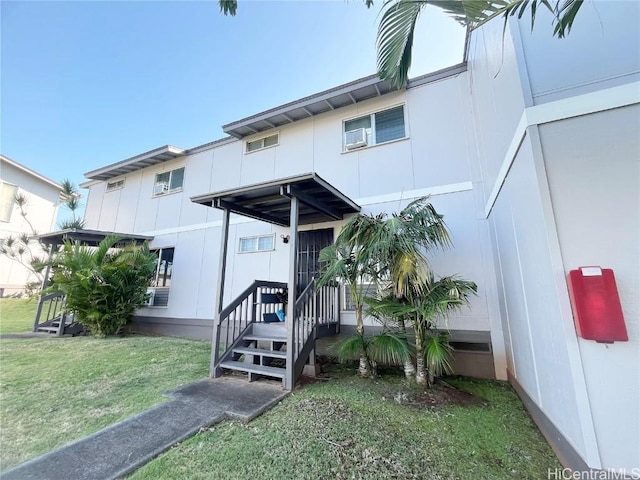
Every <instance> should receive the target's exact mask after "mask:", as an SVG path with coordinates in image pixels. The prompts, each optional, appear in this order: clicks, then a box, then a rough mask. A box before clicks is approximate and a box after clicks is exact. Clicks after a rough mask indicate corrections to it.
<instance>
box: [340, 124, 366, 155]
mask: <svg viewBox="0 0 640 480" xmlns="http://www.w3.org/2000/svg"><path fill="white" fill-rule="evenodd" d="M344 146H345V148H346V149H347V150H353V149H355V148H360V147H366V146H367V129H366V128H357V129H355V130H351V131H349V132H345V145H344Z"/></svg>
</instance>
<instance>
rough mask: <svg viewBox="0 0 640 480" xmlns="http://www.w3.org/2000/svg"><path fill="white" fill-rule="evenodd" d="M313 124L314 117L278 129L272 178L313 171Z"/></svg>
mask: <svg viewBox="0 0 640 480" xmlns="http://www.w3.org/2000/svg"><path fill="white" fill-rule="evenodd" d="M313 125H314V119H312V118H310V119H308V120H301V121H300V122H296V123H294V124H293V125H291V126H288V127H286V128H282V129H281V130H280V145H279V146H278V147H277V149H276V151H275V155H276V162H275V168H274V171H273V178H284V177H290V176H292V175H298V174H300V173H309V172H312V171H313V149H314V145H313Z"/></svg>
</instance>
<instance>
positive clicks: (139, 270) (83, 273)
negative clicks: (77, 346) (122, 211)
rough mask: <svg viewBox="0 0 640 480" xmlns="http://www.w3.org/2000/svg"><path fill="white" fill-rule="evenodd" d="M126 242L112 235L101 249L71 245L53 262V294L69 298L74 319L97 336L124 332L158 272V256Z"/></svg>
mask: <svg viewBox="0 0 640 480" xmlns="http://www.w3.org/2000/svg"><path fill="white" fill-rule="evenodd" d="M121 240H122V239H121V238H120V237H117V236H109V237H107V238H105V239H104V240H102V241H101V242H100V244H99V245H98V247H95V248H94V247H87V246H83V245H81V244H80V243H78V242H74V243H72V242H66V243H65V245H64V247H63V248H62V250H61V251H60V252H58V253H57V254H56V255H55V256H54V258H53V259H52V261H51V267H52V271H53V278H52V284H51V286H50V287H49V289H48V290H49V291H54V292H61V293H63V294H65V295H66V298H67V307H68V308H69V310H71V311H72V312H73V313H74V319H75V320H76V321H77V322H78V323H80V324H82V325H84V326H85V327H86V328H87V329H88V330H89V331H90V332H91V333H92V334H93V335H97V336H105V335H112V334H114V333H117V332H119V330H120V328H122V326H124V325H125V324H126V323H127V322H128V321H129V320H130V319H131V317H132V315H133V313H134V312H135V310H136V309H137V308H139V307H140V306H142V305H143V304H144V302H145V301H146V299H147V293H146V292H147V287H148V286H149V282H150V281H151V279H152V277H153V274H154V272H155V267H156V263H157V258H156V256H155V255H154V254H153V253H150V252H149V248H148V246H147V245H146V244H143V245H140V246H137V245H135V244H134V243H131V244H125V245H120V244H119V242H120V241H121ZM116 246H117V248H115V247H116Z"/></svg>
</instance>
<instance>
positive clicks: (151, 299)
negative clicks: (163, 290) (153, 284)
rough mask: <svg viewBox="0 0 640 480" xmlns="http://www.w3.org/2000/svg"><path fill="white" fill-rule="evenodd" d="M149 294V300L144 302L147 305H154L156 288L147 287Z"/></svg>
mask: <svg viewBox="0 0 640 480" xmlns="http://www.w3.org/2000/svg"><path fill="white" fill-rule="evenodd" d="M147 295H149V298H147V301H146V302H144V304H145V306H147V307H152V306H153V300H154V298H155V296H156V290H155V288H147Z"/></svg>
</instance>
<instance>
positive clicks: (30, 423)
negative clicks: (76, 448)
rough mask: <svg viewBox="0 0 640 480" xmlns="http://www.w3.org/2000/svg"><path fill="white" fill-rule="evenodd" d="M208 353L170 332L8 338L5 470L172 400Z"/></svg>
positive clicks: (1, 356) (2, 403)
mask: <svg viewBox="0 0 640 480" xmlns="http://www.w3.org/2000/svg"><path fill="white" fill-rule="evenodd" d="M2 305H3V313H2V316H3V323H4V315H5V310H4V306H5V303H4V301H3V303H2ZM12 306H13V304H12ZM22 306H23V307H24V305H22ZM16 318H17V317H16ZM209 352H210V343H209V342H203V341H197V340H185V339H178V338H164V337H144V336H130V337H114V338H106V339H95V338H91V337H75V338H56V337H54V338H51V339H12V340H7V339H4V340H2V342H1V344H0V425H1V427H2V428H1V429H0V470H4V469H6V468H8V467H10V466H12V465H16V464H17V463H21V462H23V461H25V460H28V459H29V458H32V457H35V456H37V455H40V454H43V453H46V452H48V451H50V450H52V449H54V448H57V447H60V446H62V445H64V444H66V443H68V442H70V441H72V440H75V439H77V438H80V437H84V436H86V435H89V434H91V433H93V432H96V431H98V430H100V429H101V428H103V427H106V426H108V425H110V424H112V423H114V422H117V421H119V420H123V419H125V418H128V417H130V416H132V415H134V414H137V413H140V412H142V411H144V410H147V409H148V408H150V407H152V406H153V405H156V404H158V403H161V402H163V401H165V400H166V397H164V396H163V395H162V392H164V391H166V390H169V389H172V388H175V387H178V386H180V385H184V384H186V383H189V382H192V381H194V380H197V379H201V378H203V377H205V376H206V375H207V373H208V369H209Z"/></svg>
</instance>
